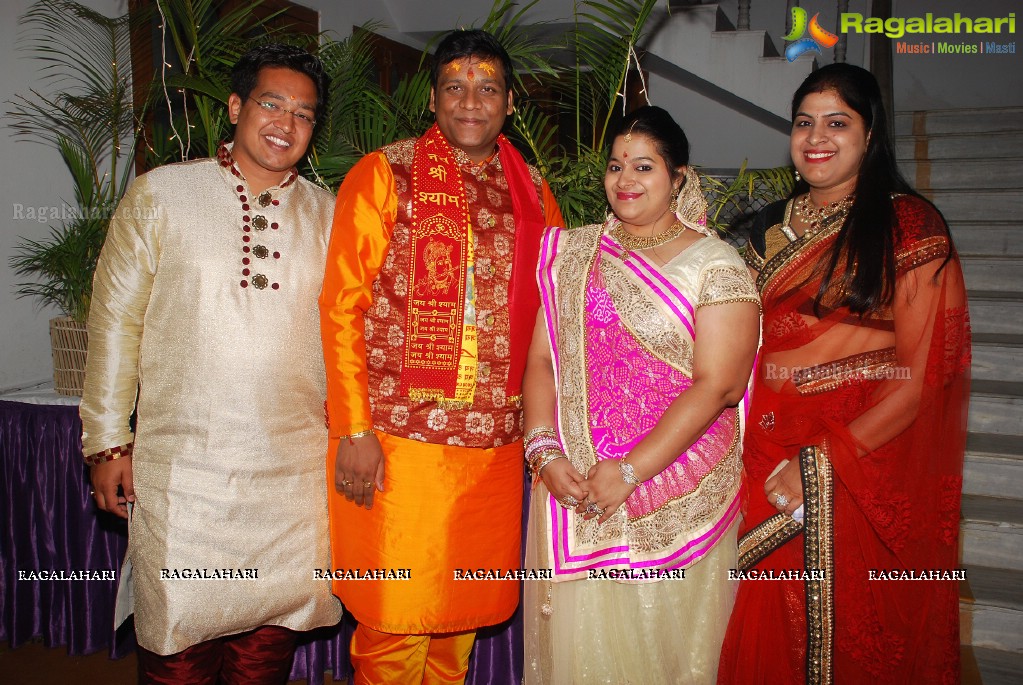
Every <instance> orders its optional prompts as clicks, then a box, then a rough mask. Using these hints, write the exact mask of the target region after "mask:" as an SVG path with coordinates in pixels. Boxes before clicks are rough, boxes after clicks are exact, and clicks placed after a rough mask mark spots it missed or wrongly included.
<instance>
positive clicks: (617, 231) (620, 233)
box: [608, 221, 686, 252]
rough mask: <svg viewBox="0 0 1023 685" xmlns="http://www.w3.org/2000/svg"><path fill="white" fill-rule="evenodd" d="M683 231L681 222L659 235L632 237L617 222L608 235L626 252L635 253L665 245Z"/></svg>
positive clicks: (683, 226)
mask: <svg viewBox="0 0 1023 685" xmlns="http://www.w3.org/2000/svg"><path fill="white" fill-rule="evenodd" d="M684 230H686V225H685V224H684V223H682V222H681V221H676V222H675V223H673V224H672V225H671V226H669V227H668V228H667V230H664V231H661V232H660V233H656V234H654V235H651V236H634V235H632V234H631V233H629V232H628V231H626V230H625V228H624V227H623V226H622V224H621V222H619V223H618V224H617V225H615V227H614V228H612V229H611V230H610V231H608V233H609V234H610V235H611V237H612V238H614V239H615V240H617V241H618V242H619V243H620V244H621V246H622V247H624V248H625V249H626V250H628V251H629V252H636V251H638V250H648V249H650V248H651V247H657V246H658V245H664V244H665V243H667V242H670V241H672V240H674V239H675V238H677V237H679V236H680V235H682V231H684Z"/></svg>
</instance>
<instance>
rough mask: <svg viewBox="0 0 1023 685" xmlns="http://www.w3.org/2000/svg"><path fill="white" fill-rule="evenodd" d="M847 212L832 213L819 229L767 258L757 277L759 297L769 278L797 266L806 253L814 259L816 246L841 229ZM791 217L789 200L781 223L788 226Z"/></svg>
mask: <svg viewBox="0 0 1023 685" xmlns="http://www.w3.org/2000/svg"><path fill="white" fill-rule="evenodd" d="M847 214H848V212H845V211H843V212H836V213H835V214H832V215H831V216H830V217H828V218H827V219H825V220H824V221H823V222H821V228H820V230H819V231H817V232H816V233H813V234H807V235H804V236H803V237H802V238H799V239H798V240H796V241H794V242H791V243H789V244H788V245H786V246H785V247H783V248H782V249H781V250H779V251H778V253H777V254H775V255H774V256H773V257H771V258H769V259H768V260H767V261H766V263H765V264H764V268H763V269H762V270H761V272H760V275H759V276H758V277H757V290H759V291H760V295H761V297H763V296H764V295H766V291H767V285H768V282H769V281H770V280H771V279H773V278H775V277H780V276H781V273H782V272H783V271H785V270H787V269H789V268H790V267H795V268H798V267H799V265H800V264H801V263H802V261H803V258H804V257H806V255H811V254H812V255H813V257H814V259H816V258H817V256H818V254H819V253H817V252H816V248H817V247H820V246H821V245H822V243H824V242H826V241H829V240H830V239H831V237H832V236H834V235H835V234H836V233H838V232H839V231H840V230H842V226H843V224H844V223H845V217H846V215H847ZM791 217H792V201H791V200H790V201H789V203H788V205H787V206H786V207H785V221H784V222H783V225H785V226H788V225H789V220H790V219H791Z"/></svg>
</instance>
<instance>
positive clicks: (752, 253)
mask: <svg viewBox="0 0 1023 685" xmlns="http://www.w3.org/2000/svg"><path fill="white" fill-rule="evenodd" d="M742 259H743V261H745V262H746V265H747V266H749V268H751V269H753V270H754V271H760V270H761V269H763V268H764V258H763V257H761V256H760V255H759V254H757V251H756V250H755V249H753V245H752V244H750V243H746V249H745V250H743V251H742Z"/></svg>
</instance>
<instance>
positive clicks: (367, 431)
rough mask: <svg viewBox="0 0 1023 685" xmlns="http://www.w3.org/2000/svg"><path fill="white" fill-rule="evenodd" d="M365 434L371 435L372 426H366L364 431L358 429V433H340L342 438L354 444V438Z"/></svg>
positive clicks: (362, 436)
mask: <svg viewBox="0 0 1023 685" xmlns="http://www.w3.org/2000/svg"><path fill="white" fill-rule="evenodd" d="M367 435H373V429H372V428H367V429H366V430H364V431H359V432H358V433H352V434H351V435H342V436H341V439H342V440H347V441H348V443H349V444H352V445H354V444H355V443H354V442H353V441H354V440H355V438H364V437H366V436H367Z"/></svg>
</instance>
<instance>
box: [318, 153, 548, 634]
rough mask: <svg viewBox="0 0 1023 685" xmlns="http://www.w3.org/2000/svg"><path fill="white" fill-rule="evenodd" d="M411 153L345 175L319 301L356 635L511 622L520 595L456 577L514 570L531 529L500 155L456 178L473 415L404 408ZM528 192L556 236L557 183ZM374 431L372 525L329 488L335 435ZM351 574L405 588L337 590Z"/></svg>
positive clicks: (340, 533)
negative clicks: (460, 191)
mask: <svg viewBox="0 0 1023 685" xmlns="http://www.w3.org/2000/svg"><path fill="white" fill-rule="evenodd" d="M413 143H414V141H403V142H400V143H396V144H395V145H392V146H389V147H388V148H385V150H384V151H381V152H377V153H373V154H371V155H368V156H367V157H366V158H364V159H363V160H362V161H360V162H359V163H358V164H357V165H356V166H355V167H354V168H353V169H352V170H351V171H350V172H349V173H348V176H347V177H346V178H345V182H344V184H343V185H342V186H341V189H340V191H339V193H338V201H337V206H336V208H335V214H334V230H333V236H332V239H331V244H330V248H329V253H328V258H327V267H326V274H325V277H324V284H323V291H322V293H321V296H320V309H321V326H322V334H323V341H324V357H325V362H326V366H327V379H328V391H327V413H328V417H329V425H330V444H329V448H328V453H327V475H328V487H329V491H330V493H331V494H330V503H329V504H330V519H331V552H332V569H333V570H334V572H335V582H334V591H335V593H336V594H337V595H338V596H339V597H341V599H342V601H343V602H344V604H345V605H346V606H347V607H348V608H349V610H351V611H352V613H353V614H354V615H355V617H356V618H357V619H358V620H359V621H360V622H361V623H363V624H365V625H367V626H369V627H371V628H374V629H376V630H380V631H384V632H390V633H399V634H404V633H408V634H417V633H418V634H421V633H442V632H458V631H464V630H471V629H475V628H478V627H480V626H485V625H490V624H494V623H498V622H500V621H503V620H505V619H506V618H508V617H509V616H510V615H511V613H512V612H513V611H514V609H515V606H516V604H517V602H518V596H519V587H518V583H515V582H504V581H479V580H458V579H456V576H457V575H460V572H461V571H464V570H468V569H473V570H477V569H481V568H482V569H512V568H517V567H518V566H519V558H520V556H519V555H520V551H519V548H520V530H521V528H520V527H521V517H522V513H521V496H522V468H523V467H522V447H521V442H520V441H521V410H520V408H519V406H518V404H517V402H515V401H514V400H513V398H508V397H507V396H506V386H507V380H508V373H509V367H508V356H509V335H508V333H509V330H508V328H509V315H508V285H509V279H510V275H511V264H512V257H511V255H512V254H513V253H514V249H515V245H514V243H515V241H516V239H517V238H518V236H519V235H520V233H519V232H517V231H516V224H517V223H518V220H517V217H515V216H514V214H513V212H512V203H511V200H510V197H511V196H510V193H509V186H508V179H507V177H506V176H505V174H504V170H503V167H502V164H501V157H500V156H498V157H496V158H495V159H494V160H493V161H491V162H489V163H488V164H486V165H485V166H484V167H483V169H474V170H472V171H470V170H469V169H468V168H467V167H462V169H463V171H462V181H463V183H464V186H465V197H466V200H467V204H468V208H469V215H470V218H471V221H472V230H473V237H474V244H475V248H474V272H475V274H474V287H475V299H474V302H475V316H476V324H477V327H478V330H479V359H478V365H477V384H476V396H475V399H474V401H473V404H472V405H471V406H469V407H466V408H460V409H451V408H449V407H445V406H442V405H439V404H438V403H437V402H433V401H424V402H418V401H413V400H411V399H409V398H407V397H401V396H399V395H398V379H399V376H400V374H401V368H400V362H401V356H400V350H401V348H402V346H403V340H404V338H403V335H404V330H405V320H404V316H405V311H406V307H405V306H404V305H405V304H406V303H407V301H406V299H405V298H406V297H407V281H406V280H404V275H405V270H406V268H407V262H406V259H407V255H408V247H407V240H408V232H409V231H408V226H409V224H408V218H409V205H410V197H409V195H410V184H409V177H410V174H409V168H410V164H411V160H412V145H413ZM503 154H504V153H503V152H502V155H503ZM457 155H458V152H457V151H456V156H457ZM534 181H535V190H536V192H537V193H538V196H539V198H540V203H541V206H542V207H543V208H544V210H543V213H544V217H543V218H544V221H545V222H546V223H547V224H548V225H561V224H562V223H563V220H562V218H561V214H560V212H559V211H558V208H557V203H556V202H555V200H554V198H553V196H552V194H551V192H550V189H549V188H548V187H547V184H546V183H544V182H543V181H541V180H540V179H539V177H538V176H537V175H535V174H534ZM536 249H537V253H539V243H537V246H536ZM395 350H398V353H397V354H396V352H395ZM368 428H374V429H375V430H376V431H377V434H378V437H379V438H380V441H381V446H382V447H383V450H384V455H385V457H384V458H385V476H384V492H382V493H377V495H376V497H375V499H374V504H373V508H372V509H371V510H368V511H367V510H366V509H363V508H361V507H356V506H355V505H354V504H352V503H350V502H347V501H345V499H344V497H343V496H341V495H340V494H338V493H337V492H336V491H335V490H334V485H333V474H334V460H335V455H336V452H337V446H338V441H339V437H340V436H342V435H347V434H351V433H355V432H358V431H362V430H366V429H368ZM349 569H361V572H362V574H363V575H364V574H365V572H366V571H367V570H368V569H372V570H376V569H380V570H382V571H384V572H385V576H386V575H387V573H386V572H388V571H390V570H392V569H393V570H394V571H395V572H396V573H392V574H390V575H392V576H395V575H402V576H406V575H407V576H409V577H408V578H402V579H397V578H390V579H388V578H386V577H385V578H383V579H379V580H345V579H338V578H339V577H341V576H342V574H341V573H338V572H339V571H342V572H343V571H345V570H349ZM399 569H400V570H401V572H400V573H397V572H398V570H399Z"/></svg>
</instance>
